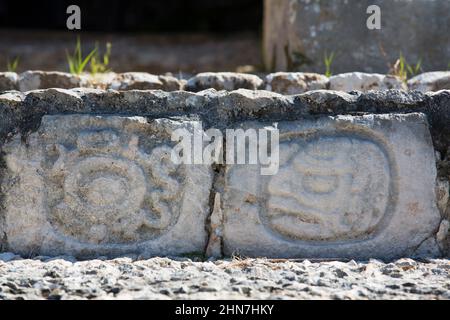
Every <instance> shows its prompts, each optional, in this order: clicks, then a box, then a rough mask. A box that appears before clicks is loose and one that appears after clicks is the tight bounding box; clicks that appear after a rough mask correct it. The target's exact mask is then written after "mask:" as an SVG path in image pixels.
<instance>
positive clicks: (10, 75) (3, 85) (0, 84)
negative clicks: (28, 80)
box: [0, 72, 18, 91]
mask: <svg viewBox="0 0 450 320" xmlns="http://www.w3.org/2000/svg"><path fill="white" fill-rule="evenodd" d="M17 79H18V77H17V73H15V72H0V91H7V90H17Z"/></svg>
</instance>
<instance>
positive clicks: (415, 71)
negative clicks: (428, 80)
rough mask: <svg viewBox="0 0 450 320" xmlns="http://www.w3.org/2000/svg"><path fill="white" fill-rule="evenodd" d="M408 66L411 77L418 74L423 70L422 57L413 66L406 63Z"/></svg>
mask: <svg viewBox="0 0 450 320" xmlns="http://www.w3.org/2000/svg"><path fill="white" fill-rule="evenodd" d="M406 68H407V70H408V74H409V76H411V77H414V76H417V75H418V74H419V73H421V72H422V59H419V61H418V62H417V63H416V64H415V65H413V66H412V65H409V64H406Z"/></svg>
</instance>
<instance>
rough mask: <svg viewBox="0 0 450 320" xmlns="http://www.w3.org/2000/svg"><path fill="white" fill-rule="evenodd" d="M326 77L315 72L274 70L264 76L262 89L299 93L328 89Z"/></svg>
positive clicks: (282, 92) (283, 92)
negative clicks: (274, 71)
mask: <svg viewBox="0 0 450 320" xmlns="http://www.w3.org/2000/svg"><path fill="white" fill-rule="evenodd" d="M328 84H329V79H328V77H326V76H324V75H321V74H317V73H304V72H276V73H271V74H269V75H267V76H266V78H265V80H264V89H265V90H268V91H272V92H276V93H281V94H288V95H289V94H290V95H292V94H300V93H304V92H307V91H311V90H322V89H328Z"/></svg>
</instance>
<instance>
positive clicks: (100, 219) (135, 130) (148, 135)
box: [2, 115, 212, 257]
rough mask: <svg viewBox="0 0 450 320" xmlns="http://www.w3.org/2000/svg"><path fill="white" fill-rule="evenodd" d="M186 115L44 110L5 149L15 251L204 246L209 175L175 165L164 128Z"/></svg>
mask: <svg viewBox="0 0 450 320" xmlns="http://www.w3.org/2000/svg"><path fill="white" fill-rule="evenodd" d="M193 124H194V122H188V121H185V122H181V121H171V120H167V119H157V120H151V121H149V120H147V119H146V118H142V117H129V118H127V117H120V116H92V115H66V116H64V115H55V116H44V117H43V119H42V122H41V125H40V127H39V129H38V131H37V132H34V133H32V134H30V135H29V136H28V137H26V138H25V137H21V136H20V135H16V136H15V137H14V138H13V139H12V140H11V141H10V142H8V143H7V144H6V145H5V146H4V148H3V152H4V153H5V156H4V160H5V163H6V167H7V169H6V172H5V176H4V177H3V183H2V191H3V193H4V202H3V206H4V212H3V215H4V224H5V225H4V233H5V235H6V238H7V247H8V248H9V250H11V251H14V252H18V253H21V254H25V255H27V254H32V253H33V254H37V253H39V254H45V255H57V254H71V255H74V256H77V257H85V256H87V257H89V256H99V255H109V256H115V255H120V254H126V253H141V254H146V255H157V254H163V255H171V254H183V253H188V252H197V251H201V250H203V249H204V248H205V246H206V241H207V234H206V231H205V223H206V218H207V215H208V213H209V209H208V208H209V205H208V200H209V190H210V187H211V180H212V174H211V172H210V169H209V168H207V167H206V166H200V165H190V166H184V165H175V164H174V163H173V162H172V161H171V159H170V155H171V150H172V143H171V142H170V138H171V137H170V135H171V133H172V131H173V130H174V129H175V128H181V127H182V128H186V129H187V130H194V126H193Z"/></svg>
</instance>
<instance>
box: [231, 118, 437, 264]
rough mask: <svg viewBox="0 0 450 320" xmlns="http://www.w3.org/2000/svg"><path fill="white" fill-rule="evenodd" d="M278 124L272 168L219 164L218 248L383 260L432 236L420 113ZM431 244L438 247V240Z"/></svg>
mask: <svg viewBox="0 0 450 320" xmlns="http://www.w3.org/2000/svg"><path fill="white" fill-rule="evenodd" d="M242 127H243V128H244V129H245V128H263V127H265V128H267V126H265V125H264V124H261V123H259V124H258V123H251V122H247V123H244V124H243V125H242ZM277 127H278V129H279V130H280V168H279V172H278V173H277V174H276V175H274V176H262V175H260V167H259V166H257V165H253V166H250V165H235V166H229V167H228V168H227V171H226V182H225V191H224V192H225V194H224V201H223V204H224V209H223V212H224V221H225V224H224V232H223V234H224V250H225V254H232V253H236V252H238V253H240V254H243V255H244V256H266V257H274V258H299V257H301V258H304V257H307V258H310V257H322V258H352V259H355V258H359V259H365V258H377V257H378V258H383V259H392V258H395V257H400V256H408V254H411V253H412V252H414V251H415V249H416V247H417V246H419V245H420V244H421V243H422V242H423V241H424V240H426V239H428V238H433V239H434V234H435V232H436V230H437V229H438V228H439V224H440V222H441V218H440V215H439V212H438V209H437V207H436V195H435V181H436V166H435V157H434V150H433V146H432V142H431V137H430V133H429V129H428V124H427V120H426V117H425V115H423V114H419V113H415V114H408V115H396V114H391V115H367V116H361V117H355V116H337V117H327V118H320V119H318V120H315V121H313V120H309V121H307V120H305V121H298V122H297V121H292V122H281V123H278V124H277ZM433 243H435V244H436V241H434V242H433ZM431 249H435V250H434V251H433V250H431V251H430V250H428V251H427V252H439V249H438V248H437V244H436V248H431Z"/></svg>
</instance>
